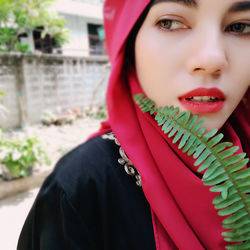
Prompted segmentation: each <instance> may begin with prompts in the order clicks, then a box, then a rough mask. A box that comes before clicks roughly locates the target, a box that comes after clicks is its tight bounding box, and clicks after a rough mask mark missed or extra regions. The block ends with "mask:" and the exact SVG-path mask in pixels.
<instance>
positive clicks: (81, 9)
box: [52, 0, 103, 20]
mask: <svg viewBox="0 0 250 250" xmlns="http://www.w3.org/2000/svg"><path fill="white" fill-rule="evenodd" d="M102 8H103V4H101V3H100V4H97V3H96V0H94V2H93V4H92V1H88V2H87V3H86V2H85V1H76V0H57V1H56V2H55V3H54V5H53V6H52V9H53V10H54V11H57V12H59V13H63V14H69V15H77V16H84V17H87V18H93V19H99V20H102V19H103V14H102Z"/></svg>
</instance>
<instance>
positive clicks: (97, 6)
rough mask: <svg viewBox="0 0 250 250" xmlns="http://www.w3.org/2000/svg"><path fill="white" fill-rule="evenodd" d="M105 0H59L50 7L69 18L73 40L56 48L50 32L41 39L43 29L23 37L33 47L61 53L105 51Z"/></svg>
mask: <svg viewBox="0 0 250 250" xmlns="http://www.w3.org/2000/svg"><path fill="white" fill-rule="evenodd" d="M103 2H104V0H57V1H56V2H55V3H54V5H53V6H52V7H51V9H52V11H55V12H57V13H58V14H59V15H60V16H61V17H63V18H64V19H65V20H66V28H68V29H69V31H70V33H69V36H70V40H69V42H68V43H67V44H65V45H63V46H62V47H61V48H56V47H55V43H54V41H53V39H51V38H50V37H49V36H47V37H45V39H41V32H39V31H35V32H33V33H32V34H29V36H28V37H24V38H22V40H23V42H25V43H28V44H29V45H30V48H31V50H32V51H37V52H39V51H40V52H42V53H58V54H63V55H67V56H91V55H106V46H105V40H104V35H103V13H102V8H103Z"/></svg>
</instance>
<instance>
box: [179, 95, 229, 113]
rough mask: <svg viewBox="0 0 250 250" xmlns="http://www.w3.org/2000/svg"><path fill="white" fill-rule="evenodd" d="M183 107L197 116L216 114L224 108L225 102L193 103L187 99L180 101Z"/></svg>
mask: <svg viewBox="0 0 250 250" xmlns="http://www.w3.org/2000/svg"><path fill="white" fill-rule="evenodd" d="M180 103H181V105H182V106H183V107H184V108H186V109H187V110H189V111H191V112H192V113H195V114H210V113H216V112H218V111H219V110H221V109H222V108H223V105H224V101H222V100H221V101H217V102H209V103H208V102H191V101H188V100H186V99H181V100H180Z"/></svg>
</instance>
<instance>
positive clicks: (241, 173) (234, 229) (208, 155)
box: [134, 94, 250, 250]
mask: <svg viewBox="0 0 250 250" xmlns="http://www.w3.org/2000/svg"><path fill="white" fill-rule="evenodd" d="M134 99H135V102H136V103H137V104H138V105H139V107H140V108H141V109H142V111H143V112H149V113H150V114H151V115H155V120H156V122H157V124H158V125H159V126H161V128H162V131H163V133H165V134H167V136H168V137H169V138H173V140H172V142H173V143H177V142H179V144H178V148H179V149H180V150H182V152H183V153H187V154H188V155H189V156H192V157H193V158H194V159H196V161H195V163H194V165H195V166H199V169H198V171H199V172H202V171H204V170H205V173H204V175H203V178H202V180H203V183H204V185H207V186H212V187H211V188H210V189H209V190H210V191H211V192H216V193H218V194H219V195H218V196H217V197H216V198H215V199H214V200H213V204H214V205H215V209H218V210H219V211H218V214H219V215H221V216H228V217H227V218H226V219H224V220H223V228H225V229H228V231H226V232H223V236H225V237H226V238H225V241H228V242H235V243H236V244H235V245H230V246H227V247H226V248H227V249H237V250H241V249H250V195H249V193H250V169H249V168H246V166H247V164H248V162H249V159H247V158H245V157H246V154H245V153H241V154H237V151H238V149H239V148H238V147H236V146H233V144H232V143H231V142H221V141H222V139H223V137H224V135H223V134H222V133H220V134H217V133H218V131H217V130H216V129H214V130H212V131H210V132H207V133H206V128H205V127H204V126H203V124H204V122H205V119H203V120H199V117H198V116H197V115H192V114H191V113H190V112H181V113H179V109H178V108H175V107H173V106H171V107H164V108H157V107H156V105H155V103H154V102H153V101H151V100H150V99H148V98H144V96H143V95H142V94H138V95H135V96H134ZM242 241H244V242H242Z"/></svg>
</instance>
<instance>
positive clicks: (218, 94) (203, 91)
mask: <svg viewBox="0 0 250 250" xmlns="http://www.w3.org/2000/svg"><path fill="white" fill-rule="evenodd" d="M195 96H211V97H215V98H218V99H220V100H225V95H224V93H223V92H222V91H221V90H219V89H218V88H197V89H194V90H191V91H189V92H188V93H186V94H184V95H182V96H180V97H179V99H186V98H192V97H195Z"/></svg>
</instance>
